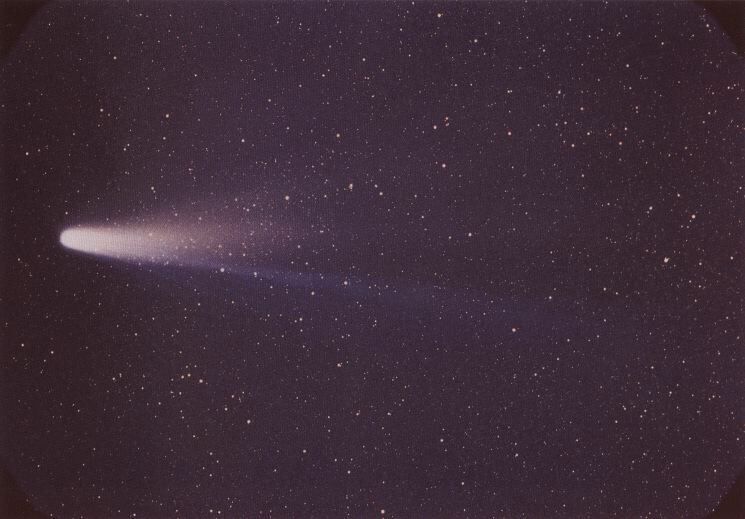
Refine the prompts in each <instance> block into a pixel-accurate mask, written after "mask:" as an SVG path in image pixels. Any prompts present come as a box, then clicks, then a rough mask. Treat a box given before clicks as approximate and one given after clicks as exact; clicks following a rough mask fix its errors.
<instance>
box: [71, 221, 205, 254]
mask: <svg viewBox="0 0 745 519" xmlns="http://www.w3.org/2000/svg"><path fill="white" fill-rule="evenodd" d="M193 241H194V240H193V239H190V238H189V237H184V236H179V235H178V234H176V233H168V232H164V231H163V230H157V229H140V228H126V227H75V228H71V229H66V230H64V231H63V232H62V234H60V243H61V244H62V245H64V246H65V247H66V248H68V249H72V250H76V251H79V252H85V253H87V254H93V255H96V256H106V257H109V258H117V259H122V260H139V261H152V262H168V261H174V260H178V259H181V258H184V257H186V255H187V253H188V250H189V248H190V247H189V245H190V244H191V243H193Z"/></svg>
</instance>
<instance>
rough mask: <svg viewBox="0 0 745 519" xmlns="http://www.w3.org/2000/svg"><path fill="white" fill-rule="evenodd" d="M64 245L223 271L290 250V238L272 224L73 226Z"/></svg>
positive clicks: (119, 257) (106, 254)
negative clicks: (288, 246) (259, 255)
mask: <svg viewBox="0 0 745 519" xmlns="http://www.w3.org/2000/svg"><path fill="white" fill-rule="evenodd" d="M59 240H60V243H61V244H62V246H63V247H65V248H67V249H70V250H74V251H78V252H82V253H85V254H91V255H94V256H98V257H102V258H111V259H116V260H119V261H127V262H131V263H154V264H161V265H192V266H202V267H209V268H217V269H219V268H225V267H228V266H230V265H236V264H237V263H240V262H253V261H254V260H255V259H256V258H257V251H261V254H262V255H263V257H266V256H267V255H268V254H270V253H271V252H275V253H276V251H278V250H281V249H283V248H286V246H287V243H289V235H288V233H287V232H283V231H282V229H281V228H277V227H273V226H269V225H261V224H257V225H251V226H250V227H249V225H248V224H236V223H230V222H227V223H219V224H218V223H203V222H200V223H197V224H182V223H170V222H153V223H150V224H139V225H108V226H101V225H90V226H77V227H69V228H67V229H65V230H64V231H62V233H61V234H60V237H59Z"/></svg>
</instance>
